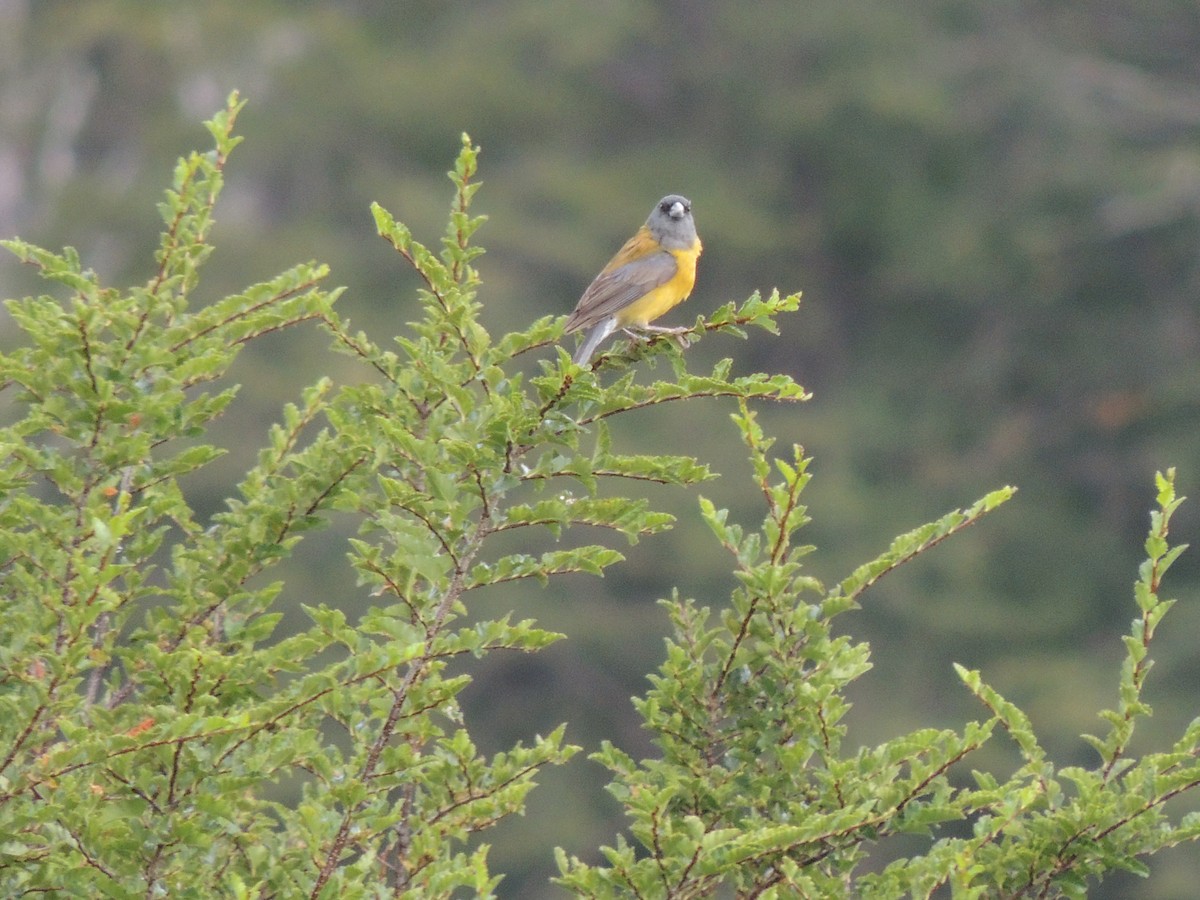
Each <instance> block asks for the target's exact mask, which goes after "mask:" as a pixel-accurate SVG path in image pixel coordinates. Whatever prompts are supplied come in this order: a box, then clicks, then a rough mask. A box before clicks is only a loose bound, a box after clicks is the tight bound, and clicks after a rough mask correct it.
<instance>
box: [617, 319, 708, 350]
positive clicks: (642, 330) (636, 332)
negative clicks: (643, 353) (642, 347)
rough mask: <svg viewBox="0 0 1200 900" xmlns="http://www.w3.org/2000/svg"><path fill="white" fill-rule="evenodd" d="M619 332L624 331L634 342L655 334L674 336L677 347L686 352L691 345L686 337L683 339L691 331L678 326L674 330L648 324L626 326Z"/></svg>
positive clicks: (685, 327)
mask: <svg viewBox="0 0 1200 900" xmlns="http://www.w3.org/2000/svg"><path fill="white" fill-rule="evenodd" d="M621 330H622V331H624V332H625V333H626V334H627V335H629V336H630V337H631V338H633V339H634V340H638V339H641V340H645V339H646V338H648V337H650V336H652V335H657V334H663V335H668V334H669V335H675V336H677V337H679V346H680V347H682V348H683V349H684V350H686V349H687V348H688V347H690V346H691V345H692V342H691V341H689V340H688V339H687V338H686V337H683V335H685V334H687V333H688V332H689V331H691V330H692V329H690V328H688V327H687V326H678V327H675V328H670V327H667V326H665V325H649V324H647V325H627V326H625V327H624V328H622V329H621Z"/></svg>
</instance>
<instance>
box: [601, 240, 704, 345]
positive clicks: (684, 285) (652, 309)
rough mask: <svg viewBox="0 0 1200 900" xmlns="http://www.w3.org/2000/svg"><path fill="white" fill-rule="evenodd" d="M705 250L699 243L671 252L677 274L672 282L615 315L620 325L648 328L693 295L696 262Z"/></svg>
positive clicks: (671, 279)
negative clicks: (644, 326) (647, 326)
mask: <svg viewBox="0 0 1200 900" xmlns="http://www.w3.org/2000/svg"><path fill="white" fill-rule="evenodd" d="M701 249H703V248H702V247H701V245H700V241H699V240H697V241H696V243H695V245H694V246H693V247H690V248H689V249H687V250H669V251H668V252H669V253H670V254H671V255H672V256H674V257H675V266H676V268H675V274H674V275H673V276H672V277H671V278H670V280H668V281H665V282H663V283H662V284H660V285H659V286H658V287H656V288H654V289H653V290H651V291H650V292H648V293H646V294H644V295H643V296H642V297H640V298H638V299H637V300H634V301H633V302H632V303H630V304H629V305H628V306H626V307H625V308H624V309H622V310H620V311H618V312H617V314H616V318H617V326H618V327H620V328H624V327H626V326H628V325H648V324H650V323H651V322H653V321H654V320H655V319H657V318H658V317H659V316H661V315H662V314H663V313H665V312H667V310H669V309H671V308H672V307H675V306H678V305H679V304H680V303H682V302H683V301H684V300H686V299H687V298H688V295H689V294H691V292H692V288H693V287H694V286H695V284H696V260H697V259H699V258H700V251H701Z"/></svg>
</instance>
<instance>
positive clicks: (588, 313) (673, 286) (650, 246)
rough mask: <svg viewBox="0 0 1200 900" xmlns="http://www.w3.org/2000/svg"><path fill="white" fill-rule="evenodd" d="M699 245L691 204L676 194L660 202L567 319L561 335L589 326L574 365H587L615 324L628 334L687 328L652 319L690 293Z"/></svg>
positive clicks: (665, 332) (584, 294) (634, 334)
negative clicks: (663, 324) (657, 323)
mask: <svg viewBox="0 0 1200 900" xmlns="http://www.w3.org/2000/svg"><path fill="white" fill-rule="evenodd" d="M701 249H702V246H701V244H700V238H699V237H698V236H697V234H696V223H695V221H694V220H693V219H692V202H691V201H690V200H688V199H687V197H681V196H679V195H678V194H668V195H667V196H665V197H663V198H662V199H661V200H659V201H658V203H657V204H656V205H655V207H654V209H652V210H651V211H650V216H649V218H647V219H646V224H645V225H643V226H642V227H641V228H639V229H638V230H637V233H636V234H634V236H633V237H631V238H630V239H629V240H628V241H626V242H625V245H624V246H623V247H622V248H621V249H620V250H618V251H617V253H616V255H615V256H614V257H613V258H612V259H611V260H609V263H608V265H606V266H605V267H604V268H603V269H602V270H601V271H600V274H599V275H597V276H596V277H595V279H594V280H593V281H592V283H591V284H589V285H588V287H587V290H585V291H584V292H583V296H582V297H580V298H579V302H578V303H577V304H576V305H575V310H574V311H573V312H572V313H571V315H570V317H569V318H568V319H567V324H566V325H565V326H564V327H563V333H564V334H572V333H574V332H576V331H582V330H583V329H585V328H590V329H592V331H591V333H590V334H589V335H588V336H587V340H585V341H584V342H583V345H582V346H581V347H580V348H579V349H578V351H576V353H575V356H574V362H575V364H576V365H578V366H582V365H585V364H586V363H587V362H588V360H590V359H591V358H592V354H593V353H594V352H595V351H596V348H597V347H598V346H599V345H600V342H601V341H603V340H604V339H605V338H607V337H608V336H609V335H610V334H612V333H613V332H614V331H616V330H617V329H618V328H620V329H622V330H624V331H625V332H626V333H627V334H629V335H630V336H631V337H636V336H638V333H639V332H640V333H641V334H646V333H648V332H651V333H656V334H680V333H682V332H684V331H687V329H686V328H663V327H661V326H656V325H651V324H650V323H651V322H652V321H653V320H654V319H657V318H658V317H659V316H661V315H662V314H663V313H665V312H666V311H667V310H669V309H671V308H672V307H674V306H677V305H678V304H680V303H682V302H683V301H684V300H686V299H687V298H688V295H689V294H691V292H692V287H693V286H694V285H695V283H696V260H697V259H699V258H700V251H701Z"/></svg>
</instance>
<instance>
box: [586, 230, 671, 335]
mask: <svg viewBox="0 0 1200 900" xmlns="http://www.w3.org/2000/svg"><path fill="white" fill-rule="evenodd" d="M678 267H679V264H678V263H676V262H675V257H674V256H672V255H671V254H670V253H668V252H666V251H665V250H660V251H658V252H657V253H651V254H649V255H648V256H643V257H642V258H641V259H635V260H634V261H633V262H627V263H625V264H624V265H623V266H618V267H617V268H615V269H612V270H611V271H610V270H605V271H603V272H601V273H600V274H599V275H597V276H596V278H595V280H594V281H593V282H592V283H591V284H589V285H588V288H587V290H586V291H584V292H583V296H582V297H580V298H579V302H578V303H577V304H576V305H575V311H574V312H573V313H571V317H570V318H569V319H568V320H567V324H566V327H565V329H564V333H566V334H570V333H571V332H573V331H579V330H580V329H581V328H589V327H591V326H592V325H595V324H596V323H597V322H600V321H603V320H604V319H606V318H608V317H609V316H611V315H614V314H615V313H617V312H619V311H621V310H622V309H624V308H625V307H626V306H628V305H629V304H631V303H633V302H634V301H635V300H638V299H640V298H641V297H643V296H645V295H646V294H648V293H650V291H652V290H654V289H655V288H656V287H659V286H660V285H663V284H666V283H667V282H668V281H670V280H671V279H672V278H674V277H675V272H676V271H677V270H678Z"/></svg>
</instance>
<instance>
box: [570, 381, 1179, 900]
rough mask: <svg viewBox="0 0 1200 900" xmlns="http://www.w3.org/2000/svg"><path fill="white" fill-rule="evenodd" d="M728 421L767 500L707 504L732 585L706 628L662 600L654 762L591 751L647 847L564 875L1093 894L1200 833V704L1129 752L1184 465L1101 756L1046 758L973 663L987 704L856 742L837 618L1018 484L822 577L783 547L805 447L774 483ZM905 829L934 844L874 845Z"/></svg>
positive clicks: (784, 889) (643, 704)
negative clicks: (750, 506) (911, 847)
mask: <svg viewBox="0 0 1200 900" xmlns="http://www.w3.org/2000/svg"><path fill="white" fill-rule="evenodd" d="M735 419H736V420H737V422H738V425H739V428H740V429H741V432H742V435H743V437H744V438H745V440H746V443H747V445H748V447H749V449H750V454H751V459H752V462H753V464H754V474H755V481H756V484H757V486H758V487H759V489H760V490H761V491H762V494H763V496H764V497H765V499H766V502H767V507H768V514H767V517H766V519H765V521H764V523H763V526H762V528H761V529H760V530H759V531H754V532H749V533H747V532H745V531H744V530H743V529H742V528H741V527H740V526H737V525H733V524H730V523H729V522H728V521H727V514H726V512H725V511H724V510H716V509H714V508H713V506H712V505H711V504H710V503H707V502H705V501H702V502H701V505H702V510H703V514H704V518H705V520H706V521H707V522H708V524H709V526H710V527H711V528H712V530H713V532H714V533H715V534H716V536H717V538H718V540H719V541H720V543H721V545H722V546H723V547H724V548H725V549H726V550H728V551H729V553H730V554H731V555H732V556H733V558H734V562H735V566H736V572H737V575H738V580H739V582H740V585H739V587H738V588H737V589H736V590H735V591H734V593H733V596H732V599H731V604H730V606H729V608H728V609H727V610H725V611H724V612H723V613H722V614H721V616H720V620H719V623H718V624H715V625H711V624H709V619H710V618H711V617H712V610H711V608H710V607H707V606H702V605H698V604H697V603H695V602H694V601H691V600H680V599H679V598H674V599H673V600H671V601H670V602H669V603H668V604H667V606H668V608H669V609H670V612H671V618H672V622H673V623H674V634H673V637H672V638H671V640H670V641H669V643H668V649H667V658H666V661H665V662H664V663H663V664H662V666H661V667H660V669H659V672H658V674H657V675H655V676H653V677H652V679H651V680H652V682H653V688H652V689H651V690H650V692H649V693H648V694H647V695H646V696H645V697H644V698H642V699H640V700H639V701H637V708H638V712H639V713H640V715H641V716H642V718H643V721H644V723H645V726H646V727H647V728H648V729H649V730H650V731H651V732H652V733H653V734H654V735H655V741H656V744H657V745H658V747H659V749H660V750H661V754H662V755H661V758H658V759H652V760H644V761H642V762H641V763H637V762H635V761H634V760H632V759H631V758H630V757H629V756H628V755H627V754H625V753H623V752H622V751H620V750H619V749H617V748H616V747H614V746H612V745H611V744H605V745H604V747H603V748H602V749H601V750H600V752H598V753H596V754H594V758H595V759H597V760H598V761H599V762H601V763H603V764H604V765H605V766H606V767H607V768H608V769H609V770H610V771H611V772H612V773H613V775H614V780H613V782H612V784H611V786H610V790H611V791H612V793H613V795H614V796H615V797H616V798H617V799H618V800H619V801H620V802H621V803H622V805H623V806H624V808H625V811H626V813H627V815H628V816H629V818H630V820H631V824H630V834H631V835H632V837H633V839H634V842H635V843H630V842H629V841H628V840H626V838H625V837H624V836H618V838H617V842H616V845H615V846H614V847H608V848H604V851H603V852H604V857H605V864H604V865H589V864H587V863H584V862H583V861H581V860H579V859H578V858H572V857H568V855H567V854H566V853H564V852H563V851H561V850H560V851H558V854H557V855H558V864H559V868H560V871H561V873H562V875H561V877H560V879H559V881H560V883H562V884H563V885H565V886H567V887H569V888H570V889H572V890H573V891H574V892H575V893H576V894H578V895H581V896H588V897H624V896H636V897H701V896H709V895H711V894H713V892H714V891H715V890H716V889H717V888H718V887H719V886H729V887H732V888H734V889H735V891H736V895H737V896H739V897H769V896H772V897H773V896H780V897H783V896H787V897H792V896H801V897H834V896H855V897H865V898H885V897H901V896H913V897H929V896H931V895H933V894H934V892H936V891H938V890H940V889H944V888H945V887H947V886H948V887H949V888H951V890H952V892H953V896H955V897H1022V896H1030V897H1058V896H1070V897H1084V896H1087V891H1088V887H1089V884H1090V883H1093V882H1095V881H1099V879H1101V878H1102V877H1103V876H1104V875H1105V874H1106V873H1108V872H1111V871H1113V870H1117V869H1125V870H1129V871H1132V872H1135V873H1137V874H1140V875H1148V874H1149V869H1148V867H1147V866H1146V864H1145V862H1144V859H1143V858H1144V857H1145V856H1148V855H1150V854H1152V853H1154V852H1156V851H1158V850H1161V849H1163V848H1166V847H1171V846H1174V845H1176V844H1178V843H1181V842H1184V841H1193V840H1196V839H1197V838H1198V837H1200V813H1191V814H1188V815H1185V816H1183V818H1182V819H1181V820H1179V821H1178V822H1174V821H1172V820H1171V818H1170V817H1169V816H1168V815H1167V813H1166V812H1165V810H1164V805H1165V804H1166V803H1167V802H1168V801H1170V800H1172V799H1173V798H1175V797H1178V796H1179V795H1181V794H1183V793H1185V792H1188V791H1194V790H1195V789H1196V788H1197V787H1200V718H1197V719H1195V720H1194V721H1193V722H1192V723H1191V725H1189V726H1188V728H1187V729H1186V730H1185V732H1184V734H1183V735H1181V736H1180V737H1179V739H1178V740H1177V741H1176V743H1175V744H1174V746H1172V747H1171V749H1170V750H1169V751H1166V752H1161V753H1151V754H1147V755H1146V756H1144V757H1141V758H1134V757H1132V756H1130V755H1129V741H1130V738H1131V737H1132V735H1133V731H1134V725H1135V722H1136V720H1137V719H1139V718H1141V717H1144V716H1147V715H1149V714H1150V707H1149V706H1148V705H1147V704H1146V703H1145V701H1144V700H1143V699H1142V688H1143V686H1144V683H1145V678H1146V673H1147V671H1148V669H1149V666H1150V660H1149V658H1148V656H1147V653H1148V649H1149V644H1150V640H1151V638H1152V637H1153V635H1154V631H1155V628H1156V627H1157V625H1158V624H1159V623H1160V622H1161V620H1162V617H1163V616H1164V615H1165V614H1166V612H1167V610H1169V609H1170V607H1171V606H1172V605H1173V603H1174V601H1171V600H1162V599H1160V598H1159V595H1158V591H1159V584H1160V581H1161V579H1162V576H1163V574H1164V573H1165V572H1166V570H1167V568H1168V567H1169V566H1170V565H1171V563H1172V562H1174V560H1175V559H1176V558H1177V557H1178V556H1179V554H1180V553H1181V552H1182V551H1183V549H1184V547H1183V546H1177V547H1170V546H1169V544H1168V542H1167V533H1168V525H1169V522H1170V518H1171V515H1172V513H1173V512H1174V511H1175V510H1176V508H1177V507H1178V506H1179V504H1180V502H1182V501H1181V498H1177V497H1176V496H1175V489H1174V472H1173V471H1171V472H1168V473H1167V474H1166V475H1161V474H1160V475H1159V476H1158V491H1159V492H1158V505H1159V508H1158V510H1157V511H1155V512H1154V513H1152V515H1151V528H1150V535H1149V537H1148V539H1147V541H1146V551H1147V554H1148V557H1149V558H1148V559H1147V561H1146V562H1145V563H1144V564H1143V566H1142V568H1141V571H1140V578H1139V580H1138V582H1137V584H1136V585H1135V591H1134V593H1135V598H1136V601H1137V607H1138V611H1139V616H1138V618H1136V619H1135V620H1134V622H1133V627H1132V633H1131V635H1130V636H1129V637H1127V638H1126V639H1125V643H1126V650H1127V655H1126V660H1125V663H1124V665H1123V666H1122V669H1121V676H1120V683H1119V703H1118V706H1117V708H1116V709H1115V710H1104V711H1102V712H1101V713H1100V717H1101V718H1102V719H1103V720H1104V721H1106V722H1107V723H1108V725H1109V731H1108V735H1107V736H1106V737H1104V738H1096V737H1090V736H1088V737H1087V740H1088V741H1089V742H1090V743H1091V744H1092V745H1093V746H1094V747H1095V748H1096V750H1097V751H1098V753H1099V755H1100V759H1099V761H1098V763H1097V764H1096V766H1095V767H1094V768H1091V769H1088V768H1084V767H1081V766H1070V767H1064V768H1062V769H1056V767H1055V766H1054V764H1053V763H1052V762H1050V761H1049V760H1048V759H1047V757H1046V752H1045V750H1044V749H1043V748H1042V747H1041V746H1040V745H1039V743H1038V739H1037V737H1036V735H1035V734H1034V731H1033V728H1032V725H1031V723H1030V721H1029V719H1028V717H1027V716H1026V715H1025V713H1023V712H1022V711H1021V710H1020V709H1018V708H1017V707H1016V706H1015V705H1014V704H1012V703H1010V702H1008V701H1007V700H1005V699H1004V698H1003V697H1001V696H1000V694H999V693H998V692H997V691H996V690H994V689H993V688H992V687H990V686H988V685H987V684H986V683H984V681H983V680H982V677H981V676H980V673H979V672H976V671H968V670H967V669H965V668H963V667H961V666H958V667H957V672H958V675H959V677H960V678H961V679H962V681H963V682H964V684H965V685H966V686H967V687H968V689H969V690H970V691H971V692H972V693H974V694H975V695H976V697H978V698H979V700H980V701H981V702H982V703H983V705H984V706H985V707H986V708H987V709H988V711H989V712H990V714H991V715H990V717H989V718H988V719H986V720H985V721H982V722H971V723H968V724H967V725H965V726H964V727H963V728H962V730H961V732H956V731H952V730H936V729H931V728H925V729H919V730H917V731H914V732H911V733H909V734H905V735H901V736H898V737H896V738H893V739H891V740H888V741H886V742H885V743H882V744H880V745H879V746H877V747H871V748H862V749H859V750H857V751H854V752H846V751H845V750H844V749H843V745H842V740H843V738H844V737H845V733H846V729H845V726H844V725H843V724H841V721H842V718H843V716H844V715H845V713H846V712H847V709H848V705H847V703H846V700H845V690H846V688H847V686H848V685H849V684H850V683H851V682H852V681H854V680H855V679H857V678H859V677H861V676H862V675H863V674H865V673H866V672H867V670H868V669H869V668H870V663H869V656H870V653H869V648H868V647H867V645H866V644H864V643H857V642H855V641H853V640H852V639H850V638H848V637H845V636H835V635H834V634H833V630H832V621H833V619H834V618H835V617H836V616H838V615H839V614H841V613H843V612H845V611H846V610H848V609H851V608H853V607H855V606H856V603H857V598H858V597H859V596H860V595H861V594H862V592H863V591H864V590H866V589H867V588H868V587H870V586H871V585H872V584H873V583H874V582H875V581H876V580H877V579H878V578H880V577H882V576H883V575H885V574H887V573H888V572H890V571H891V570H892V569H894V568H895V567H896V566H897V565H899V564H901V563H903V562H905V561H906V560H908V559H911V558H912V557H913V556H915V555H916V554H918V553H920V552H922V551H924V550H925V549H927V548H928V547H930V546H932V545H933V544H936V543H938V542H940V541H941V540H943V539H944V538H946V537H947V536H949V535H951V534H953V533H954V532H956V531H958V530H960V529H962V528H965V527H967V526H969V525H971V524H973V523H974V522H976V521H977V520H978V519H979V517H980V516H982V515H984V514H985V513H987V512H988V511H990V510H992V509H994V508H995V507H996V506H997V505H999V504H1000V503H1003V502H1004V501H1006V500H1007V499H1008V498H1009V497H1010V496H1011V495H1012V489H1011V488H1005V489H1002V490H999V491H995V492H993V493H991V494H989V495H987V496H986V497H984V498H983V499H981V500H980V501H979V502H978V503H976V504H974V505H973V506H972V507H970V508H969V509H967V510H963V511H956V512H952V513H950V514H948V515H946V516H944V517H943V518H941V519H939V520H938V521H937V522H933V523H930V524H929V525H926V526H924V527H923V528H919V529H917V530H915V531H913V532H910V533H909V534H906V535H902V536H901V537H899V538H897V540H896V541H895V542H894V543H893V544H892V546H891V547H890V548H889V549H888V551H887V552H885V553H884V554H882V555H881V556H880V557H879V558H878V559H877V560H875V561H873V562H871V563H868V564H867V565H864V566H862V567H860V568H859V569H858V570H856V571H855V572H854V573H853V574H852V575H851V576H850V577H849V578H847V579H845V580H844V581H843V582H841V583H840V584H838V585H836V586H834V587H833V588H832V589H829V590H826V589H824V588H823V587H822V586H821V585H820V584H819V583H818V582H817V581H815V580H814V579H812V578H811V577H808V576H806V575H805V574H804V573H803V571H802V567H801V563H800V560H801V558H802V557H803V556H804V555H806V554H807V553H808V552H809V551H810V550H811V549H812V548H811V547H805V546H792V544H791V538H792V536H793V535H794V533H795V531H796V530H798V529H799V528H800V527H801V526H803V525H804V524H805V523H806V521H807V518H806V515H805V508H804V507H803V505H801V504H800V502H799V495H800V492H801V491H802V490H803V488H804V486H805V484H806V483H807V481H808V478H809V476H808V474H807V471H806V467H807V460H806V459H805V458H804V455H803V452H802V451H801V449H800V448H798V447H797V448H795V450H794V456H793V458H792V459H791V460H784V459H776V460H775V461H774V464H775V470H776V474H777V475H778V476H780V478H779V480H778V481H775V482H772V481H771V480H770V477H771V465H770V463H769V461H768V459H767V457H766V451H767V449H768V448H769V446H770V443H769V442H768V441H765V440H764V438H763V435H762V432H761V430H760V429H759V427H758V425H757V423H756V422H755V419H754V416H753V414H752V413H750V412H749V411H748V410H747V409H746V407H745V405H744V404H743V405H742V407H741V410H740V412H739V414H738V415H737V416H735ZM806 596H807V597H812V599H811V600H808V601H805V599H804V598H805V597H806ZM997 730H1000V731H1003V732H1005V733H1007V734H1008V736H1009V737H1010V738H1011V739H1012V741H1013V742H1014V743H1015V745H1016V747H1017V748H1018V750H1019V752H1020V755H1021V760H1022V765H1021V766H1020V767H1019V768H1018V769H1017V771H1015V772H1014V773H1012V774H1011V775H1010V776H1008V777H1007V778H1001V777H999V776H998V775H996V774H995V773H992V772H989V771H980V770H974V769H973V770H971V772H970V779H971V781H972V782H973V784H971V783H967V782H965V781H964V776H965V774H966V773H965V772H964V771H963V770H964V766H965V765H966V763H965V761H966V760H967V757H969V756H971V755H972V754H974V753H976V751H978V750H979V749H980V748H981V747H982V746H983V745H984V744H985V743H986V742H987V741H988V740H989V739H990V738H991V737H992V736H993V734H994V733H995V732H996V731H997ZM898 835H916V836H919V837H921V838H923V839H924V847H923V849H922V850H921V852H918V853H913V854H912V855H911V856H909V857H904V858H901V859H898V860H895V861H893V862H891V863H890V864H888V865H886V866H881V865H879V864H878V863H875V860H876V859H877V858H878V854H879V850H880V846H881V844H882V845H884V846H885V845H886V839H888V838H890V837H894V836H898ZM884 859H885V860H886V856H885V857H884ZM872 863H875V864H872Z"/></svg>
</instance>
